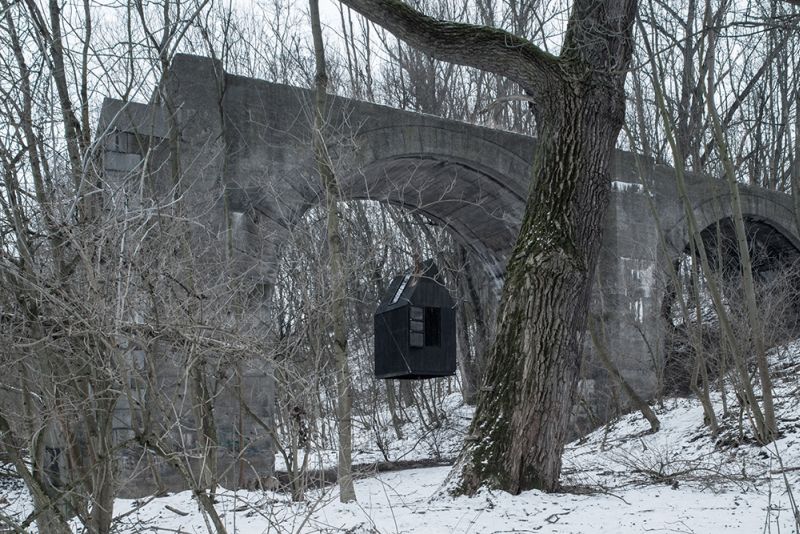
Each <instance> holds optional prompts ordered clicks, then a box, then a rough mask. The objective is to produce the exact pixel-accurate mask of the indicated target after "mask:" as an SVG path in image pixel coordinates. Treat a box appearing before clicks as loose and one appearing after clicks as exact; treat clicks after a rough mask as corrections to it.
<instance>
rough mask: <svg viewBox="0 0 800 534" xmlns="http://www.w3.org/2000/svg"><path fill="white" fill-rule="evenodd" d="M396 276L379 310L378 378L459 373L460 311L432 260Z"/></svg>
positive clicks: (377, 313) (376, 352) (377, 326)
mask: <svg viewBox="0 0 800 534" xmlns="http://www.w3.org/2000/svg"><path fill="white" fill-rule="evenodd" d="M418 271H419V272H416V273H407V274H404V275H400V276H396V277H395V278H394V280H392V283H391V284H389V289H387V290H386V293H385V294H384V296H383V299H382V300H381V303H380V305H379V306H378V309H377V310H376V311H375V376H376V377H377V378H434V377H438V376H450V375H453V374H455V372H456V311H455V307H454V304H453V299H452V298H451V297H450V293H449V292H448V291H447V288H445V287H444V285H443V284H442V283H441V280H440V278H439V270H438V269H437V268H436V265H435V264H434V263H433V261H432V260H427V261H425V262H423V263H422V268H421V269H419V270H418Z"/></svg>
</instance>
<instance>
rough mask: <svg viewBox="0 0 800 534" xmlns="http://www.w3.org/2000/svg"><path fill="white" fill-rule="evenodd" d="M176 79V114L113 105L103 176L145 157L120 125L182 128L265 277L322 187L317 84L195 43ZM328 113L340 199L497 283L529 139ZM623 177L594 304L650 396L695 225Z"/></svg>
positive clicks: (241, 249) (640, 177)
mask: <svg viewBox="0 0 800 534" xmlns="http://www.w3.org/2000/svg"><path fill="white" fill-rule="evenodd" d="M167 89H168V90H167V91H166V94H168V95H169V98H170V99H171V100H172V108H171V109H172V110H173V113H172V115H170V114H169V110H168V109H167V108H166V107H164V106H155V105H138V104H129V105H127V106H123V105H122V104H121V103H119V102H115V101H108V102H107V104H106V108H105V109H106V111H105V112H104V120H105V122H106V123H107V124H109V125H110V126H109V137H108V144H107V146H108V152H107V155H106V169H107V172H108V173H109V175H110V176H113V177H115V178H114V179H116V180H118V181H119V180H123V179H126V176H127V179H130V175H125V172H126V171H127V170H129V169H131V168H134V166H135V164H136V157H135V156H131V155H130V153H129V152H130V150H128V149H127V148H126V145H125V143H124V142H122V143H120V142H116V141H115V139H116V137H115V136H116V135H117V133H118V132H133V131H138V132H139V133H142V132H144V133H152V135H154V136H156V137H158V138H161V139H166V138H168V137H169V136H168V132H169V129H170V128H177V132H178V134H179V141H180V150H181V169H180V178H181V181H182V186H183V187H184V188H185V191H186V195H187V196H186V198H187V199H189V201H190V202H191V203H193V205H194V206H196V213H201V214H204V217H206V219H207V221H208V227H209V228H212V229H213V228H221V227H222V225H221V224H220V221H221V220H222V217H223V214H224V213H226V210H227V212H228V213H234V214H238V215H237V216H238V217H239V219H238V220H239V221H240V223H239V224H238V225H237V226H236V237H235V243H236V249H237V254H238V258H239V261H240V264H241V266H242V269H243V270H245V269H246V270H248V272H249V273H250V275H251V276H253V277H255V278H259V279H260V280H261V282H263V283H265V284H267V285H269V284H270V283H271V282H272V280H273V279H274V273H275V266H276V262H277V258H278V253H279V247H280V243H281V242H282V240H283V238H284V236H285V235H286V232H287V231H288V229H290V228H291V227H292V225H293V224H294V223H295V222H296V221H297V220H298V219H299V218H300V217H301V216H302V214H303V213H304V212H305V210H306V209H307V208H308V207H309V206H311V205H314V204H317V203H318V202H319V201H320V198H321V191H320V187H319V180H318V178H317V176H316V173H315V170H314V165H313V154H312V150H311V135H310V133H311V132H310V128H309V124H310V123H311V117H312V112H311V109H312V103H311V102H312V101H311V93H310V92H309V91H307V90H304V89H299V88H296V87H289V86H285V85H278V84H272V83H268V82H264V81H260V80H254V79H249V78H244V77H240V76H233V75H230V74H225V73H223V72H222V69H221V68H219V65H215V64H214V63H212V62H211V61H210V60H208V59H205V58H198V57H194V56H185V55H180V56H177V57H176V58H175V60H174V63H173V66H172V71H171V74H170V77H169V83H168V86H167ZM121 109H122V110H126V111H125V112H120V110H121ZM170 117H172V119H170ZM327 119H328V127H327V131H326V135H327V138H328V139H330V140H331V141H330V150H331V151H332V153H333V156H334V161H335V163H336V165H337V169H336V170H337V175H338V176H339V177H340V180H341V186H342V189H343V194H344V195H345V196H348V197H350V198H365V199H373V200H379V201H385V202H392V203H396V204H399V205H403V206H406V207H408V208H410V209H414V210H419V211H421V212H423V213H424V214H425V215H427V216H429V217H431V218H432V219H434V220H436V221H438V222H440V223H441V224H443V225H445V226H446V227H448V228H449V229H450V230H451V231H452V232H453V233H454V234H455V235H456V237H457V238H458V239H460V240H462V242H463V243H464V244H465V245H467V246H468V247H470V248H471V249H472V250H474V251H475V252H476V253H477V254H478V255H479V256H480V257H481V258H482V259H483V260H484V262H485V264H486V266H487V269H488V270H489V271H490V272H492V273H494V275H495V276H496V277H497V278H498V279H501V277H502V274H503V270H504V265H505V261H506V258H507V256H508V254H509V252H510V250H511V248H512V246H513V244H514V240H515V236H516V234H517V232H518V229H519V224H520V221H521V219H522V214H523V211H524V209H525V200H526V198H527V196H528V190H529V188H530V166H531V161H532V158H533V156H534V152H535V149H536V142H535V140H534V139H532V138H529V137H526V136H521V135H517V134H513V133H509V132H504V131H499V130H493V129H489V128H483V127H478V126H473V125H469V124H466V123H462V122H457V121H452V120H445V119H441V118H438V117H433V116H429V115H424V114H417V113H409V112H404V111H400V110H397V109H392V108H389V107H385V106H379V105H375V104H369V103H365V102H358V101H354V100H348V99H342V98H331V99H330V105H329V109H328V113H327ZM154 158H155V159H158V156H157V155H156V156H154ZM166 168H167V166H165V165H162V166H160V167H159V170H158V171H157V175H158V176H157V177H156V180H155V181H156V182H158V181H159V180H160V181H161V182H164V181H165V180H168V177H165V172H166ZM134 176H135V173H134ZM612 179H613V181H614V183H613V187H612V197H611V204H610V207H609V211H608V214H607V217H606V228H605V237H604V241H603V245H602V253H601V258H600V264H599V267H598V273H597V285H596V289H595V293H594V299H593V303H592V306H593V311H594V312H595V313H597V314H598V315H599V316H600V317H602V318H603V319H604V321H603V322H604V325H605V333H606V338H607V343H608V347H609V351H610V353H611V356H612V358H613V359H614V361H615V363H616V364H617V366H618V367H619V368H620V370H621V371H622V373H623V374H624V375H625V376H626V378H627V379H628V380H629V381H630V382H631V383H632V385H633V386H634V387H635V388H636V389H637V390H638V391H639V392H640V393H641V394H642V395H643V396H645V397H648V396H650V395H652V394H653V392H654V390H655V387H656V369H658V368H659V366H661V365H662V360H663V354H662V348H663V338H664V324H663V320H662V318H661V305H662V299H663V293H664V287H665V278H666V275H665V272H666V271H665V266H666V265H667V263H668V262H670V261H672V260H673V259H674V258H675V257H677V256H678V255H679V254H680V253H681V252H682V251H683V250H684V249H685V248H686V245H687V242H688V237H687V236H688V228H687V223H686V220H685V213H684V209H683V207H682V205H681V203H680V202H679V200H678V195H677V190H676V182H675V177H674V171H673V170H672V169H670V168H667V167H664V166H656V165H653V164H652V163H651V162H649V161H638V160H637V158H635V157H634V156H633V155H632V154H629V153H624V152H619V153H618V154H617V157H616V158H615V162H614V170H613V178H612ZM687 184H688V188H689V198H690V199H691V201H692V206H693V211H694V214H695V217H696V218H697V220H698V221H699V222H700V225H701V227H703V226H707V225H710V224H712V223H714V222H715V221H717V220H719V219H720V218H723V217H725V216H728V215H730V201H729V197H728V194H727V188H726V186H725V184H724V183H723V182H721V181H717V180H710V179H706V178H703V177H697V176H687ZM154 187H158V186H157V185H155V186H154ZM161 187H163V184H162V185H161ZM741 195H742V200H743V208H744V211H745V214H746V215H748V216H749V217H751V218H753V219H755V220H759V221H764V222H766V223H767V224H769V225H771V226H772V227H774V228H776V229H777V230H779V231H780V232H781V233H783V234H784V235H786V236H787V238H788V239H789V240H790V241H791V242H792V243H793V244H794V245H795V246H798V245H800V240H799V239H798V233H797V230H796V228H795V224H794V219H793V215H792V208H791V203H790V200H789V199H788V198H787V197H786V196H785V195H782V194H779V193H774V192H769V191H765V190H760V189H755V188H748V187H742V188H741ZM215 221H216V222H215ZM656 222H658V224H659V225H660V227H661V229H662V230H663V231H664V234H665V236H666V239H665V241H664V242H662V241H661V240H660V238H659V232H658V231H657V225H656ZM213 234H214V232H213V231H212V232H210V235H209V236H207V237H209V238H213V237H214V235H213ZM603 376H604V373H603V372H602V370H600V369H599V368H597V366H592V365H590V366H588V368H587V374H586V380H585V381H584V383H583V387H584V389H585V390H586V391H595V393H596V394H597V395H598V396H599V395H601V390H603V388H606V386H607V384H604V383H601V382H598V380H599V381H602V380H604V379H603ZM598 410H599V411H600V412H602V408H599V409H598Z"/></svg>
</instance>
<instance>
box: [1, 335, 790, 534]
mask: <svg viewBox="0 0 800 534" xmlns="http://www.w3.org/2000/svg"><path fill="white" fill-rule="evenodd" d="M772 365H773V371H774V375H775V377H776V385H775V396H776V403H777V408H778V414H779V417H780V430H781V434H782V437H781V438H780V439H779V440H778V441H776V442H775V443H774V444H772V445H770V446H768V447H759V446H756V445H754V444H752V443H750V442H748V440H747V436H746V435H745V439H744V440H740V439H739V435H738V425H737V417H736V415H737V413H733V414H732V417H731V418H729V419H728V420H726V421H725V424H726V427H727V429H728V430H727V431H726V432H725V433H723V435H722V436H720V438H718V439H713V438H711V437H710V436H709V433H708V431H707V429H706V428H705V427H704V426H703V424H702V421H703V412H702V408H701V406H700V403H699V402H698V401H696V400H694V399H669V400H667V402H666V403H665V406H664V407H663V408H660V409H658V410H657V413H658V416H659V418H660V420H661V425H662V428H661V430H660V431H659V432H658V433H655V434H650V433H648V432H647V430H648V429H649V425H648V423H647V422H646V421H645V420H644V419H643V418H642V417H641V416H640V415H639V414H631V415H628V416H625V417H623V418H621V419H619V420H617V421H615V422H613V423H612V424H610V425H608V426H607V427H604V428H601V429H599V430H597V431H596V432H594V433H592V434H590V435H589V436H587V437H585V438H584V439H583V440H581V441H580V442H575V443H572V444H570V445H569V446H568V448H567V451H566V453H565V456H564V474H563V480H562V481H563V484H564V485H565V486H567V487H570V488H571V489H572V491H573V493H564V494H543V493H541V492H538V491H528V492H525V493H523V494H521V495H518V496H511V495H508V494H505V493H502V492H490V491H483V492H482V493H480V494H479V495H478V496H476V497H473V498H465V497H462V498H457V499H454V498H451V497H446V496H441V495H440V494H439V493H438V492H437V490H439V488H440V486H441V484H442V483H443V481H444V479H445V477H446V475H447V473H448V472H449V468H448V467H433V468H426V469H412V470H405V471H394V472H388V473H380V474H371V475H364V476H363V477H362V478H359V480H358V481H357V482H356V493H357V495H358V499H359V502H358V503H352V504H347V505H343V504H340V503H339V502H338V496H337V493H336V487H335V486H334V487H328V488H326V489H323V490H313V491H309V492H308V493H307V499H306V501H305V502H303V503H291V502H290V501H289V498H288V496H287V495H286V494H283V493H273V492H248V491H238V492H231V491H227V490H223V489H221V490H220V491H219V494H218V504H217V509H218V510H219V512H220V514H222V515H223V518H224V520H225V522H226V525H227V527H228V529H229V532H231V533H234V532H235V533H239V534H261V533H283V532H287V533H288V532H309V533H310V532H320V533H328V532H331V533H332V532H351V533H374V532H380V533H384V532H386V533H389V532H397V533H401V532H402V533H413V532H420V533H463V532H474V533H510V532H535V533H559V534H567V533H619V534H629V533H631V534H632V533H645V532H657V533H696V534H714V533H720V534H722V533H726V534H727V533H741V534H756V533H762V532H769V533H781V534H786V533H792V532H796V530H795V526H796V520H795V518H794V516H793V513H792V510H793V509H794V507H793V506H792V502H791V499H792V498H793V495H792V491H791V490H794V488H795V487H796V486H797V484H798V481H800V390H799V388H800V384H798V381H797V376H798V374H799V373H798V371H799V370H800V341H799V342H795V343H794V344H791V345H789V346H786V347H783V348H781V349H780V350H777V351H775V352H774V353H773V356H772ZM715 395H716V398H715V399H714V400H715V405H716V406H718V407H721V405H722V404H721V399H720V397H719V395H720V394H719V392H717V393H715ZM729 401H730V399H729ZM720 409H721V408H720ZM446 412H447V413H448V417H447V420H446V423H447V424H444V425H443V426H442V427H441V428H438V429H435V430H429V431H427V432H420V431H417V430H415V426H414V424H413V423H409V424H408V425H406V427H405V432H404V433H405V435H406V439H405V440H403V441H402V442H398V441H395V442H392V443H390V445H389V447H388V456H389V457H390V459H392V460H396V459H404V460H408V459H424V458H431V457H434V456H436V455H439V456H440V457H447V456H449V455H452V454H454V453H455V452H456V451H457V450H458V444H459V440H460V436H462V435H463V431H464V428H465V427H466V425H467V423H468V420H469V413H470V412H469V409H468V408H466V407H463V406H460V405H459V403H458V401H457V397H449V398H448V399H447V405H446ZM720 415H721V414H720ZM744 429H745V430H747V422H746V421H745V422H744ZM740 441H742V442H741V443H739V442H740ZM374 442H375V439H374V436H372V435H370V434H369V432H366V431H365V432H361V433H359V434H358V435H357V436H356V448H357V449H358V450H359V451H360V452H359V453H358V454H356V456H355V461H356V462H357V463H368V462H373V461H379V460H383V459H384V455H383V454H382V453H380V452H379V451H378V450H377V449H376V448H375V447H374V446H370V444H371V443H374ZM333 452H334V451H327V452H326V451H323V453H321V454H316V455H315V459H316V460H315V461H316V462H317V464H316V465H313V467H330V465H331V461H332V458H335V455H334V454H333ZM312 463H313V462H312ZM0 481H2V483H0V495H2V498H0V513H2V514H4V515H5V516H12V517H13V516H17V517H20V516H21V515H24V513H25V512H26V511H29V507H30V504H29V502H28V499H27V496H26V493H25V491H24V490H23V489H22V487H21V485H20V484H19V483H18V482H16V481H13V480H10V479H8V478H0ZM115 513H116V514H118V515H119V516H120V517H121V518H120V520H119V523H118V530H117V532H120V533H126V534H127V533H131V534H132V533H140V532H181V533H201V532H208V530H207V527H206V523H205V521H204V518H203V516H202V514H201V513H199V512H198V509H197V505H196V504H195V503H194V501H193V500H192V497H191V495H190V494H189V492H182V493H179V494H176V495H170V496H167V497H162V498H158V499H151V500H141V501H132V500H123V499H120V500H118V501H117V505H116V509H115ZM182 514H186V515H182ZM0 517H1V516H0ZM0 522H2V519H1V518H0ZM76 530H77V528H76Z"/></svg>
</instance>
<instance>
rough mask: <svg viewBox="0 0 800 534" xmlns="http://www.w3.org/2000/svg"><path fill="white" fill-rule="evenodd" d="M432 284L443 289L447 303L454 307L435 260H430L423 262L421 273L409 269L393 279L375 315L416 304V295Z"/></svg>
mask: <svg viewBox="0 0 800 534" xmlns="http://www.w3.org/2000/svg"><path fill="white" fill-rule="evenodd" d="M431 284H435V285H437V286H439V287H440V288H441V290H442V292H443V295H446V302H447V303H448V305H450V306H452V299H451V298H450V292H449V291H447V288H445V287H444V284H443V283H442V277H441V275H440V274H439V269H438V267H436V264H435V263H434V261H433V260H431V259H428V260H425V261H423V262H422V266H421V269H419V272H416V273H415V272H414V269H409V270H408V271H406V272H405V273H403V274H401V275H399V276H395V277H394V278H393V279H392V282H391V283H390V284H389V288H388V289H387V290H386V292H385V293H384V294H383V298H382V299H381V302H380V305H379V306H378V309H377V310H376V311H375V313H376V314H378V313H383V312H386V311H389V310H394V309H397V308H401V307H403V306H407V305H409V304H414V303H415V300H414V293H416V292H417V291H418V290H419V289H420V288H421V287H423V286H428V287H430V285H431Z"/></svg>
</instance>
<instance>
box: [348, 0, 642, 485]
mask: <svg viewBox="0 0 800 534" xmlns="http://www.w3.org/2000/svg"><path fill="white" fill-rule="evenodd" d="M341 1H342V3H344V4H346V5H348V6H350V7H351V8H353V9H355V10H356V11H358V12H360V13H361V14H363V15H364V16H366V17H367V18H369V19H371V20H372V21H374V22H376V23H378V24H380V25H382V26H384V27H385V28H387V29H388V30H389V31H391V32H393V33H394V34H395V35H396V36H397V37H399V38H400V39H403V40H405V41H407V42H408V43H409V44H411V45H413V46H415V47H417V48H419V49H421V50H423V51H424V52H427V53H429V54H431V55H432V56H434V57H436V58H438V59H441V60H444V61H450V62H454V63H460V64H464V65H469V66H472V67H476V68H479V69H482V70H486V71H489V72H493V73H496V74H500V75H503V76H506V77H508V78H509V79H511V80H513V81H515V82H517V83H519V84H520V85H521V86H522V88H523V89H524V90H525V91H526V92H527V93H528V94H529V95H530V96H531V97H532V100H533V106H532V108H533V112H534V114H535V118H536V133H537V137H538V144H537V150H536V154H535V158H534V162H533V169H532V183H533V186H532V188H531V191H530V195H529V197H528V201H527V205H526V210H525V216H524V218H523V221H522V226H521V230H520V234H519V237H518V239H517V243H516V246H515V248H514V251H513V253H512V255H511V257H510V259H509V261H508V266H507V269H506V280H505V287H504V289H503V296H502V301H501V304H500V311H499V314H498V328H497V336H496V339H495V342H494V345H493V348H492V350H491V351H490V354H489V361H488V368H487V373H486V378H485V385H484V387H483V388H482V389H481V393H480V396H479V399H478V405H477V409H476V412H475V418H474V420H473V422H472V427H471V430H470V436H469V438H467V440H466V442H465V445H464V449H463V451H462V455H461V458H460V460H459V462H458V463H457V465H456V467H455V470H454V472H453V474H454V478H453V480H454V482H455V483H454V486H453V491H454V492H455V493H464V494H472V493H474V492H475V491H476V490H477V489H478V488H479V487H480V486H482V485H488V486H490V487H495V488H500V489H503V490H505V491H508V492H510V493H519V492H520V491H523V490H526V489H531V488H539V489H543V490H547V491H552V490H555V489H556V488H557V487H558V480H559V476H560V473H561V454H562V452H563V449H564V442H565V439H566V434H567V423H568V419H569V413H570V408H571V404H572V398H573V393H574V390H575V385H576V383H577V378H578V367H579V362H580V351H581V345H582V337H583V332H584V331H585V326H586V316H587V311H588V307H589V296H590V291H591V284H592V279H593V273H594V270H595V265H596V262H597V251H598V247H599V244H600V240H601V237H602V221H603V215H604V213H605V210H606V206H607V204H608V197H609V190H610V174H609V164H610V162H611V158H612V154H613V149H614V145H615V142H616V140H617V136H618V134H619V131H620V128H621V126H622V123H623V120H624V110H625V100H624V89H623V84H624V81H625V75H626V71H627V69H628V65H629V63H630V57H631V48H632V42H631V33H632V23H633V21H634V18H635V14H636V8H637V2H636V0H623V1H619V2H612V1H610V0H575V2H574V3H573V6H572V11H571V14H570V19H569V23H568V28H567V32H566V34H565V36H564V42H563V46H562V51H561V54H560V55H559V56H553V55H551V54H548V53H546V52H544V51H542V50H540V49H539V48H537V47H536V46H535V45H533V44H532V43H530V42H529V41H527V40H526V39H524V38H522V37H518V36H515V35H512V34H509V33H507V32H505V31H502V30H499V29H495V28H490V27H484V26H473V25H468V24H460V23H453V22H446V21H440V20H435V19H433V18H430V17H427V16H425V15H423V14H421V13H419V12H418V11H416V10H414V9H412V8H411V7H409V6H408V5H407V4H406V3H404V2H402V1H400V0H341Z"/></svg>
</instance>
